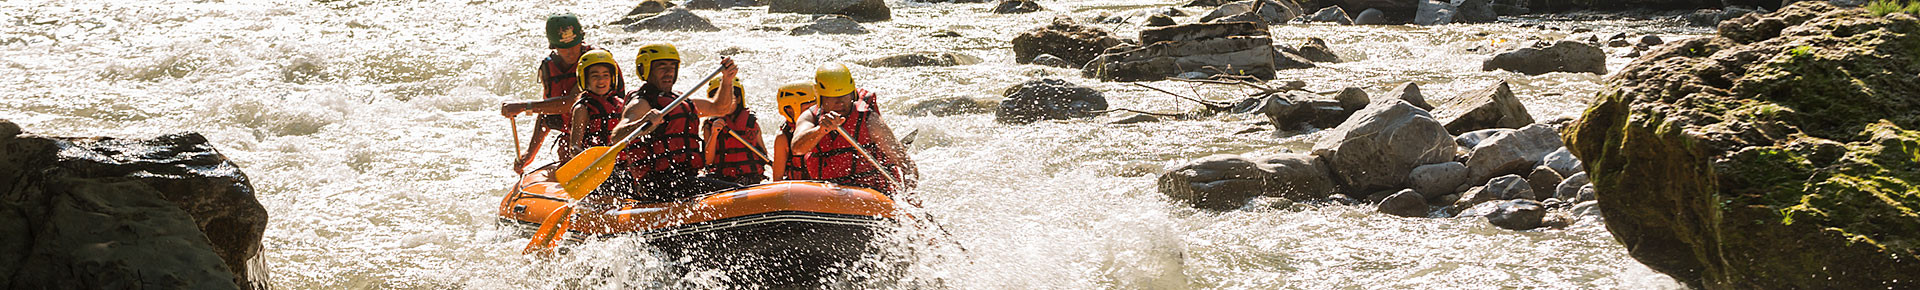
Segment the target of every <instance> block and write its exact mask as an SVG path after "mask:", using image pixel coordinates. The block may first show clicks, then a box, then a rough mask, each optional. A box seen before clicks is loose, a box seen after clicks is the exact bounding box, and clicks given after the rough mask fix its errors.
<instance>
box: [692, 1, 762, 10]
mask: <svg viewBox="0 0 1920 290" xmlns="http://www.w3.org/2000/svg"><path fill="white" fill-rule="evenodd" d="M761 5H767V4H766V3H762V2H760V1H756V0H687V9H693V10H723V9H727V8H733V7H753V6H761Z"/></svg>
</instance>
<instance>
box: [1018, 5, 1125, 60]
mask: <svg viewBox="0 0 1920 290" xmlns="http://www.w3.org/2000/svg"><path fill="white" fill-rule="evenodd" d="M1121 43H1123V42H1121V41H1120V39H1119V38H1116V37H1113V35H1111V34H1110V33H1108V32H1107V30H1106V29H1101V28H1098V27H1093V26H1086V25H1081V24H1078V23H1074V22H1073V19H1072V18H1066V17H1060V18H1054V19H1053V23H1052V24H1049V25H1047V26H1045V27H1040V28H1035V29H1033V30H1028V31H1027V32H1025V33H1021V34H1020V35H1019V36H1015V37H1014V38H1013V59H1014V60H1019V61H1021V63H1023V64H1024V63H1028V62H1030V60H1032V59H1034V57H1036V56H1040V55H1042V54H1048V55H1053V56H1055V57H1059V58H1060V59H1064V60H1066V61H1067V63H1069V64H1072V66H1071V67H1076V68H1077V67H1080V66H1081V65H1084V64H1086V63H1087V62H1089V61H1092V60H1093V59H1094V58H1095V57H1098V56H1099V55H1100V52H1101V51H1103V50H1106V49H1107V48H1109V47H1114V46H1117V45H1120V44H1121Z"/></svg>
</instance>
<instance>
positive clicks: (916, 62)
mask: <svg viewBox="0 0 1920 290" xmlns="http://www.w3.org/2000/svg"><path fill="white" fill-rule="evenodd" d="M849 22H851V21H850V20H849ZM856 25H857V24H856ZM854 63H857V64H860V65H864V66H868V67H916V66H956V65H974V64H979V63H980V58H978V57H974V56H971V55H965V54H960V53H955V52H944V51H943V52H915V53H906V54H897V55H889V56H882V57H878V58H872V59H867V60H862V61H856V62H854Z"/></svg>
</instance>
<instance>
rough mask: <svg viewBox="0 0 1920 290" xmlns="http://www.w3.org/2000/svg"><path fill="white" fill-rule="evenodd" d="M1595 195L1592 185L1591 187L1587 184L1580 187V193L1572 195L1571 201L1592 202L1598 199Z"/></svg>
mask: <svg viewBox="0 0 1920 290" xmlns="http://www.w3.org/2000/svg"><path fill="white" fill-rule="evenodd" d="M1596 193H1597V192H1596V191H1594V189H1593V185H1592V184H1588V185H1581V186H1580V191H1579V193H1577V194H1574V198H1573V200H1574V201H1592V200H1598V199H1599V196H1598V195H1595V194H1596Z"/></svg>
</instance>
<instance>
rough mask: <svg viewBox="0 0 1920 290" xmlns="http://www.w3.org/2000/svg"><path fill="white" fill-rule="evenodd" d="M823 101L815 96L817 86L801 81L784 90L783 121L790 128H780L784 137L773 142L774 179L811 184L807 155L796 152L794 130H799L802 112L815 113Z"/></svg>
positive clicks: (780, 136)
mask: <svg viewBox="0 0 1920 290" xmlns="http://www.w3.org/2000/svg"><path fill="white" fill-rule="evenodd" d="M819 99H820V97H819V96H817V95H815V94H814V93H813V82H808V81H797V82H793V83H788V84H786V85H782V86H780V96H779V98H778V99H776V100H777V101H778V102H779V103H780V117H784V118H786V121H787V122H786V124H782V125H780V135H778V136H775V137H774V138H773V140H774V141H773V155H771V156H773V166H772V167H773V178H774V180H807V179H813V178H812V177H808V176H807V167H806V164H807V154H806V152H798V151H794V150H793V130H794V128H796V127H798V125H799V124H797V123H796V121H797V119H796V117H799V114H800V112H805V111H807V109H812V108H813V104H814V103H816V102H817V101H818V100H819Z"/></svg>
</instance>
